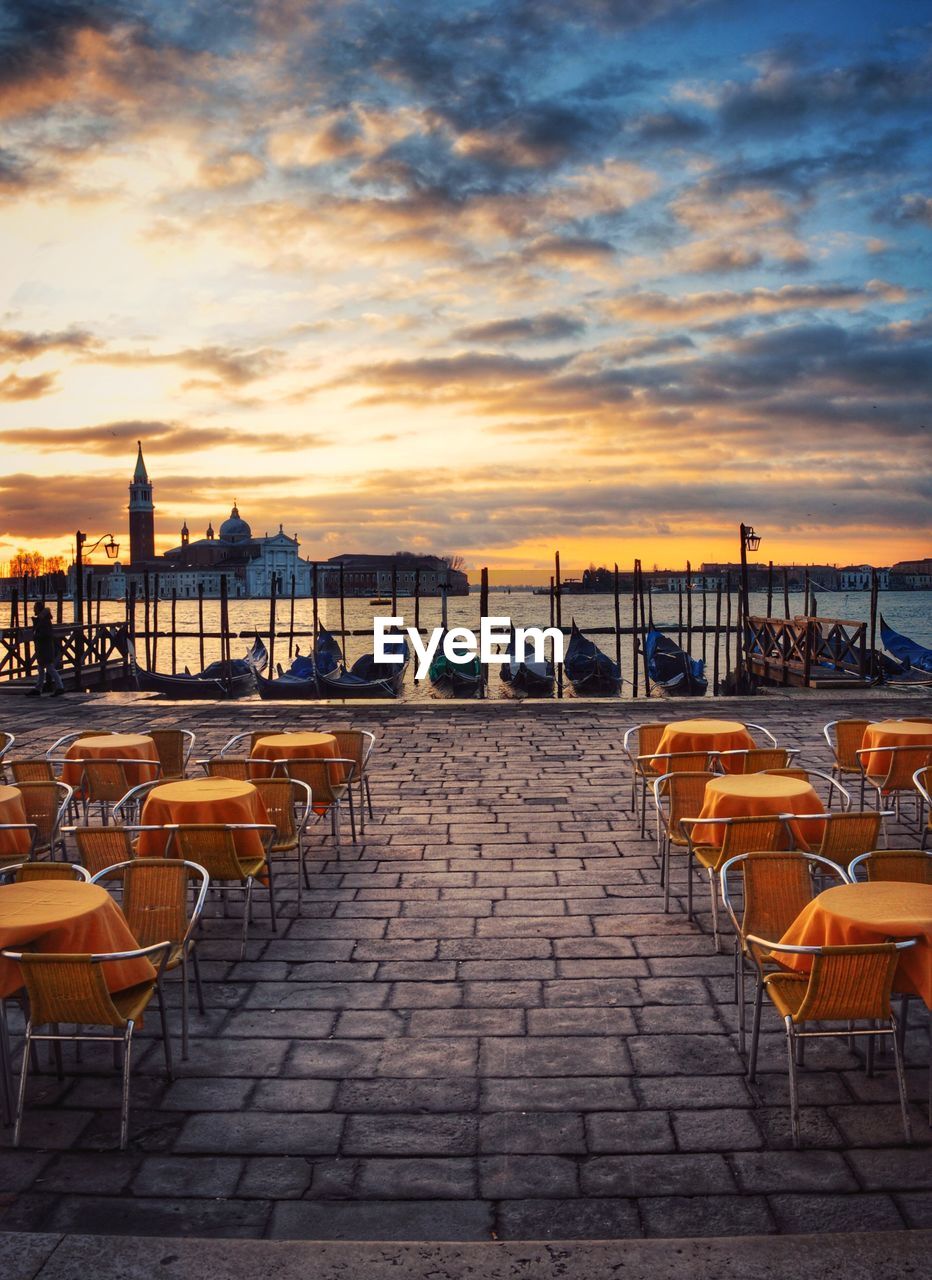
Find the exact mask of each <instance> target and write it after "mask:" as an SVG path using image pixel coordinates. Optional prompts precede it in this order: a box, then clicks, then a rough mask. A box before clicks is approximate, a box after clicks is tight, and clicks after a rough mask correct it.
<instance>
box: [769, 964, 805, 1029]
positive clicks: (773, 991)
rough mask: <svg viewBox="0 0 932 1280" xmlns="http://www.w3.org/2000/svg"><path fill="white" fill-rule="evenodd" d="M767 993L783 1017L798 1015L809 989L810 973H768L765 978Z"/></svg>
mask: <svg viewBox="0 0 932 1280" xmlns="http://www.w3.org/2000/svg"><path fill="white" fill-rule="evenodd" d="M764 986H765V987H766V988H767V994H768V995H769V996H770V998H771V1000H772V1001H773V1002H774V1004H775V1005H776V1006H777V1009H778V1011H779V1013H780V1016H781V1018H786V1017H791V1018H795V1017H796V1010H797V1009H798V1008H799V1006H800V1005H801V1004H802V1002H803V999H804V998H805V995H806V992H807V990H808V989H809V975H808V973H786V972H784V971H782V970H781V971H780V972H779V973H768V974H767V975H766V976H765V978H764Z"/></svg>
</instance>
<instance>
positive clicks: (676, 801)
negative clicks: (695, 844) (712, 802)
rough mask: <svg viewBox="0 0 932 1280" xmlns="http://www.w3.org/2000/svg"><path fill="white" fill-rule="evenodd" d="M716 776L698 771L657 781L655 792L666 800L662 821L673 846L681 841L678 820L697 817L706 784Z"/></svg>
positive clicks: (705, 770) (704, 771)
mask: <svg viewBox="0 0 932 1280" xmlns="http://www.w3.org/2000/svg"><path fill="white" fill-rule="evenodd" d="M717 776H718V775H717V774H714V773H712V772H711V771H710V770H708V769H698V770H694V771H691V772H688V773H672V774H666V775H665V776H664V777H663V778H658V779H657V783H656V784H655V786H656V790H657V791H658V792H659V793H660V794H661V795H663V796H664V797H665V798H666V813H665V814H664V819H663V820H664V823H665V824H666V828H667V835H668V836H669V837H670V839H671V840H673V842H674V843H675V844H679V843H680V842H681V841H682V840H683V836H682V835H681V828H680V819H681V818H698V817H699V814H700V813H701V812H702V805H703V802H704V800H705V788H706V783H707V782H710V781H711V780H712V779H713V778H715V777H717Z"/></svg>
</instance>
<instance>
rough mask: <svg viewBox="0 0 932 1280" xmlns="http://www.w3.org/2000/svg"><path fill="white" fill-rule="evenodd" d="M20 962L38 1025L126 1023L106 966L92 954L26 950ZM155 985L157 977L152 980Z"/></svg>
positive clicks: (31, 1013) (107, 1024)
mask: <svg viewBox="0 0 932 1280" xmlns="http://www.w3.org/2000/svg"><path fill="white" fill-rule="evenodd" d="M19 964H20V967H21V970H22V974H23V980H24V982H25V984H26V991H27V994H28V996H29V1016H30V1020H31V1022H32V1023H33V1025H34V1026H44V1025H46V1024H47V1023H50V1022H74V1023H84V1024H87V1025H90V1026H99V1027H125V1026H126V1018H124V1016H123V1014H122V1013H120V1011H119V1009H117V1007H116V1005H115V1004H114V1003H113V999H112V997H111V995H110V992H109V990H108V989H107V982H106V978H105V976H104V970H103V967H102V965H101V964H100V963H99V962H96V961H95V960H94V959H93V958H92V957H91V956H89V955H62V954H55V953H52V952H23V953H22V955H21V956H20V958H19ZM151 985H152V987H153V988H154V987H155V980H154V979H153V981H152V983H151Z"/></svg>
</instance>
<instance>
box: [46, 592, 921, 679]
mask: <svg viewBox="0 0 932 1280" xmlns="http://www.w3.org/2000/svg"><path fill="white" fill-rule="evenodd" d="M816 594H817V602H818V612H819V615H820V616H822V617H832V618H838V619H844V620H848V621H854V622H856V621H860V620H862V619H867V618H868V616H869V610H870V596H869V593H868V592H866V591H850V592H821V591H819V592H817V593H816ZM651 599H652V604H653V616H654V622H655V623H656V625H657V626H658V627H660V628H661V630H665V631H667V632H668V634H671V635H672V636H673V637H674V638H676V628H677V611H678V604H677V597H676V595H675V594H672V593H667V592H663V593H658V594H655V595H654V596H653V597H652V598H651ZM692 604H693V624H694V626H698V625H699V624H701V622H702V611H703V598H702V594H701V593H693V600H692ZM750 604H751V613H752V614H758V615H759V614H763V613H764V611H765V608H766V596H765V595H764V594H762V593H757V592H752V593H751V600H750ZM782 605H783V602H782V595H781V596H780V597H779V601H778V602H775V604H774V610H773V612H774V613H775V614H777V613H782ZM705 607H706V615H707V622H708V623H709V625H711V624H713V623H714V621H715V596H714V595H713V594H708V595H707V596H706V598H705ZM65 608H66V611H67V608H68V605H67V603H66V606H65ZM440 609H441V606H440V601H439V600H438V599H422V600H421V602H420V626H421V630H422V632H424V631H425V630H428V629H430V628H432V627H435V626H439V625H440V616H441V615H440ZM736 609H737V596H736V595H733V596H732V615H733V620H734V615H735V611H736ZM802 609H803V597H802V594H801V593H791V594H790V612H791V613H793V614H796V613H801V612H802ZM880 610H881V612H882V613H883V615H884V617H885V619H886V620H887V622H888V623H889V625H890V626H892V627H893V628H895V630H897V631H901V632H903V633H904V634H906V635H908V636H910V637H911V638H912V639H914V640H916V641H918V642H919V643H920V644H923V645H926V646H929V647H932V593H929V592H923V591H915V592H906V591H885V592H881V595H880ZM562 612H563V625H564V626H565V627H568V626H569V625H570V622H571V621H572V620H573V619H574V618H575V620H576V622H577V623H578V624H579V626H580V627H581V628H582V630H583V631H585V630H587V628H596V627H613V626H614V599H613V597H612V596H610V595H594V596H588V595H586V596H571V595H564V597H563V600H562ZM390 613H391V608H390V606H389V605H384V606H378V607H373V606H371V605H370V604H369V600H368V599H347V600H346V602H345V617H346V627H347V629H349V630H358V629H362V628H366V629H371V627H372V619H373V617H374V616H376V615H379V616H386V615H388V614H390ZM489 613H490V614H491V615H493V616H500V617H509V618H511V619H512V621H513V622H514V623H515V624H516V625H519V626H547V625H548V624H549V621H550V601H549V598H548V597H547V596H538V595H535V594H534V593H533V592H532V591H528V590H518V589H513V590H511V591H501V590H499V591H493V592H492V593H491V594H490V596H489ZM631 613H632V610H631V599H630V596H629V597H627V598H625V597H624V596H623V597H622V600H621V624H622V626H623V627H624V626H630V625H631V621H632V617H631ZM398 614H399V615H401V616H403V617H404V620H405V625H411V626H413V624H414V600H413V598H411V597H399V600H398ZM123 616H124V611H123V605H122V602H117V601H113V602H108V601H103V602H102V604H101V619H102V620H104V621H117V620H121V619H122V618H123ZM66 617H67V612H66ZM319 617H320V621H321V624H322V625H323V626H325V627H327V628H328V629H329V630H334V631H337V630H339V627H340V602H339V601H338V600H321V601H319ZM219 618H220V604H219V601H217V600H205V601H204V626H205V630H206V631H217V630H219ZM312 618H313V610H312V604H311V601H310V600H296V601H295V616H294V627H295V630H296V631H308V632H309V631H310V630H311V624H312ZM447 618H448V624H449V625H450V626H454V625H461V626H466V627H471V628H472V629H474V630H476V631H478V627H479V594H478V592H477V591H476V592H474V593H473V594H472V595H470V596H455V597H450V599H449V601H448V611H447ZM289 619H290V601H288V600H287V599H286V600H279V601H278V603H277V608H276V630H277V638H276V642H275V662H276V663H281V665H282V666H283V667H285V668H287V666H288V664H289V660H290V658H289V635H288V633H289ZM724 620H725V606H724V601H723V605H722V622H723V624H724ZM136 625H137V628H139V629H142V626H143V610H142V607H141V606H137V611H136ZM170 625H171V602H170V601H168V600H162V601H160V602H159V629H160V630H161V631H167V630H168V629H169V628H170ZM176 625H177V627H178V629H179V630H180V631H187V632H191V633H192V634H191V635H189V636H179V638H178V640H177V646H176V663H177V669H178V670H179V671H183V670H184V668H185V667H186V666H187V667H189V668H190V669H191V670H192V671H196V670H198V669H199V666H200V661H199V647H198V640H197V635H196V632H197V601H195V600H179V601H178V603H177V607H176ZM230 626H231V629H232V630H233V631H234V632H237V631H239V632H250V633H251V632H252V631H253V630H258V631H259V632H260V634H263V635H267V633H268V627H269V602H268V600H231V601H230ZM684 631H685V602H684ZM594 639H595V640H596V642H597V643H598V644H599V646H600V648H602V649H604V650H605V651H606V653H609V654H610V655H612V656H614V653H615V638H614V636H612V635H604V636H595V637H594ZM684 642H685V634H684ZM713 642H714V637H713V636H711V635H709V636H706V637H705V642H704V644H703V637H702V636H701V635H694V636H693V639H692V645H691V649H692V654H693V657H697V658H702V657H703V656H704V657H705V660H706V671H707V674H708V676H709V678H710V684H711V675H712V666H713V653H712V650H713ZM295 644H296V645H298V646H300V648H301V650H302V652H307V650H308V649H309V648H310V647H311V646H310V639H309V637H299V638H297V639H296V640H295ZM877 644H878V647H879V646H880V636H879V627H878V636H877ZM248 647H249V641H248V640H246V639H243V640H239V641H238V640H236V639H234V640H233V644H232V653H233V656H234V657H237V656H240V655H241V654H242V653H243V652H245V650H246V649H247V648H248ZM371 651H372V642H371V630H370V634H369V635H368V636H348V637H347V638H346V641H345V642H344V652H345V653H346V657H347V662H348V664H349V665H351V664H352V662H353V661H354V660H355V659H356V658H358V657H360V656H361V655H362V654H363V653H367V652H371ZM731 652H732V654H734V637H732V642H731ZM219 656H220V646H219V641H217V640H207V641H205V660H206V661H207V662H211V661H213V660H214V659H215V658H218V657H219ZM139 657H140V661H144V648H143V646H142V643H140V653H139ZM632 662H633V651H632V637H631V636H622V638H621V670H622V676H623V678H624V680H625V682H626V683H625V684H624V685H623V686H622V693H623V694H624V695H626V696H630V695H631V693H632V691H633V690H632V684H631V677H632V670H633V666H632ZM153 665H155V666H157V668H158V669H159V670H162V671H170V670H171V642H170V640H169V639H168V638H167V637H165V636H162V637H161V638H160V639H159V642H158V650H157V654H156V662H155V663H154V664H153ZM719 669H720V672H721V673H722V674H724V671H725V654H724V643H722V645H721V649H720V653H719ZM413 671H414V664H413V663H412V665H411V667H410V668H409V672H408V676H407V679H406V682H405V698H407V699H412V698H413V699H422V698H438V697H443V696H444V695H443V694H441V693H438V691H437V690H435V689H434V688H433V686H432V685H431V684H430V682H429V681H423V682H420V683H418V682H415V680H414V679H413ZM639 683H640V686H641V692H643V668H642V669H641V672H640V675H639ZM564 694H565V696H566V697H572V696H573V690H572V687H571V686H570V685H569V683H568V682H567V685H566V688H565V690H564ZM489 696H491V697H493V698H499V697H504V698H508V697H513V696H514V695H513V694H512V692H511V690H510V689H509V687H508V686H507V685H505V684H504V683H503V682H502V681H501V680H500V679H499V678H498V675H497V674H496V672H495V671H494V669H493V670H492V671H491V672H490V680H489Z"/></svg>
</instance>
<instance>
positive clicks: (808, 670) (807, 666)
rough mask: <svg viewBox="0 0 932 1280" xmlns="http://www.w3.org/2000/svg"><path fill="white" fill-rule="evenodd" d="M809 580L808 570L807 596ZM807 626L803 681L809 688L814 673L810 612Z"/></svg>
mask: <svg viewBox="0 0 932 1280" xmlns="http://www.w3.org/2000/svg"><path fill="white" fill-rule="evenodd" d="M808 582H809V574H808V572H807V573H806V584H807V585H806V594H807V596H808V594H809V588H808ZM805 627H806V633H805V645H806V648H805V651H804V653H803V682H804V684H805V687H806V688H807V689H808V688H809V678H810V676H811V674H812V620H811V618H810V617H809V614H808V613H807V614H806V621H805Z"/></svg>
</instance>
